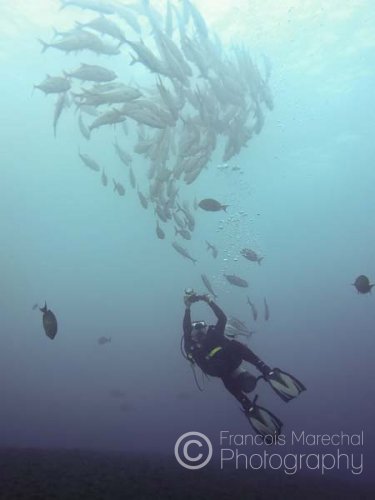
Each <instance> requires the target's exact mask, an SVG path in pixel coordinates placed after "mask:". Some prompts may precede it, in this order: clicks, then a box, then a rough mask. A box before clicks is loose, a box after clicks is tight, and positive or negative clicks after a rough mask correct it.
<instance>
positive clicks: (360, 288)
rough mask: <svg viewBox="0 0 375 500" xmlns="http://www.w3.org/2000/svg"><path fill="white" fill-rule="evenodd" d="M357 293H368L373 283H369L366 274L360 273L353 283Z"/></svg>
mask: <svg viewBox="0 0 375 500" xmlns="http://www.w3.org/2000/svg"><path fill="white" fill-rule="evenodd" d="M353 286H355V288H356V290H357V292H358V293H369V292H371V289H372V287H373V286H374V285H371V284H370V280H369V279H368V277H367V276H365V275H363V274H361V276H358V278H357V279H356V280H355V282H354V283H353Z"/></svg>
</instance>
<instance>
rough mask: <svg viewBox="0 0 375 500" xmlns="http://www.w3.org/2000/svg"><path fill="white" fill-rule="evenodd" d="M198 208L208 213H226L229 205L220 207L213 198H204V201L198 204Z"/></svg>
mask: <svg viewBox="0 0 375 500" xmlns="http://www.w3.org/2000/svg"><path fill="white" fill-rule="evenodd" d="M198 206H199V207H200V208H202V209H203V210H206V211H208V212H218V211H220V210H224V211H225V212H226V210H227V208H228V206H229V205H222V204H221V203H219V202H218V201H217V200H214V199H213V198H206V199H204V200H201V201H200V202H199V203H198Z"/></svg>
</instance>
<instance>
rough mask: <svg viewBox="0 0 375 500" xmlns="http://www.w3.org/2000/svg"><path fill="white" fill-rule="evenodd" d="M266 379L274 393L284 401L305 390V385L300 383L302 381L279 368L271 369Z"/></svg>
mask: <svg viewBox="0 0 375 500" xmlns="http://www.w3.org/2000/svg"><path fill="white" fill-rule="evenodd" d="M266 380H267V382H269V384H270V385H271V387H272V389H273V390H274V391H275V392H276V394H278V395H279V396H280V398H281V399H282V400H283V401H285V402H286V403H288V402H289V401H290V400H291V399H294V398H295V397H297V396H298V395H299V394H300V393H301V392H303V391H305V390H306V387H305V386H304V385H303V384H302V382H300V381H299V380H297V379H296V378H295V377H293V375H290V374H289V373H286V372H283V371H281V370H280V369H279V368H275V369H274V370H272V372H271V374H270V375H268V376H267V378H266Z"/></svg>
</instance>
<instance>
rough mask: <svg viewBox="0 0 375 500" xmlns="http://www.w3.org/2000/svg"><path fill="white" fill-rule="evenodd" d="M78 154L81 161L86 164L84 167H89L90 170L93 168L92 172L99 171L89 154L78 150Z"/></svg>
mask: <svg viewBox="0 0 375 500" xmlns="http://www.w3.org/2000/svg"><path fill="white" fill-rule="evenodd" d="M78 154H79V157H80V158H81V160H82V161H83V163H84V164H85V165H86V167H89V168H90V169H91V170H94V172H100V170H101V168H100V166H99V165H98V163H97V162H96V161H95V160H94V159H93V158H91V157H90V156H89V155H87V154H85V153H80V152H78Z"/></svg>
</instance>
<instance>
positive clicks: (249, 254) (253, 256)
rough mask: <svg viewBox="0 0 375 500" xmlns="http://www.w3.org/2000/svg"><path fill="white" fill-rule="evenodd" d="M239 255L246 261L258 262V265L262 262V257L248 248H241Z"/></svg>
mask: <svg viewBox="0 0 375 500" xmlns="http://www.w3.org/2000/svg"><path fill="white" fill-rule="evenodd" d="M241 255H242V257H245V259H247V260H250V261H252V262H258V264H260V263H261V262H262V260H263V257H260V256H259V255H258V254H257V253H256V252H254V250H251V249H250V248H243V249H242V250H241Z"/></svg>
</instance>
